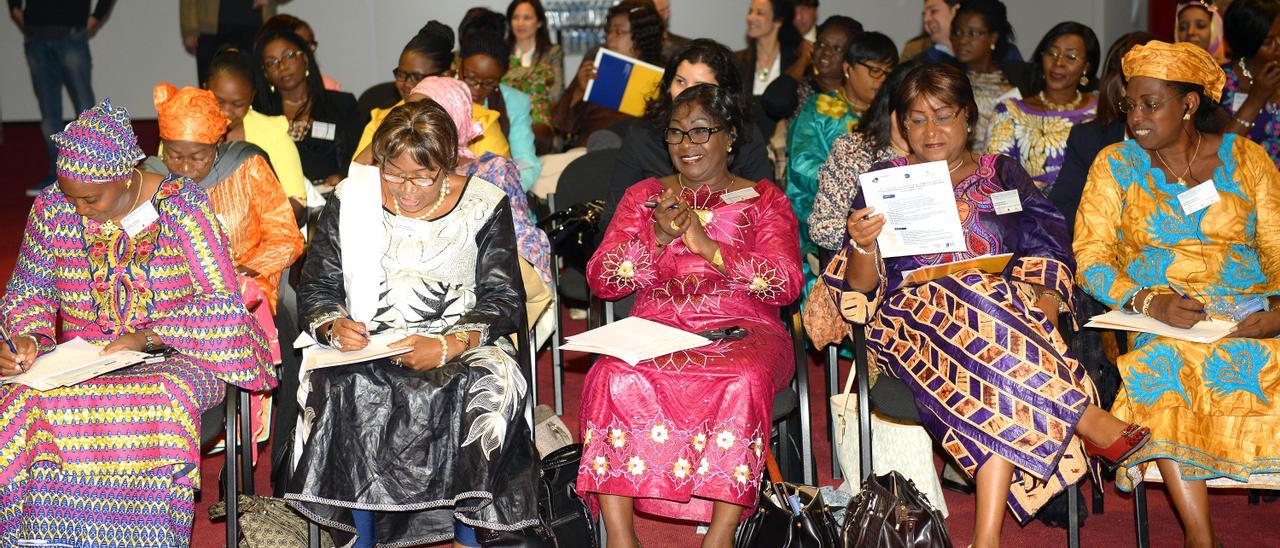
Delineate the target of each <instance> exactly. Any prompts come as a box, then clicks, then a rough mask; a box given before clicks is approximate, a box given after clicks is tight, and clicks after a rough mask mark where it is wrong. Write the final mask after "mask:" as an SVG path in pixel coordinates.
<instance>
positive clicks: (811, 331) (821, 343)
mask: <svg viewBox="0 0 1280 548" xmlns="http://www.w3.org/2000/svg"><path fill="white" fill-rule="evenodd" d="M800 317H801V320H803V321H804V332H805V333H806V334H808V335H809V340H810V341H812V342H813V347H814V348H826V347H827V346H830V345H833V344H839V343H840V341H842V340H844V338H845V337H848V336H849V335H850V334H851V333H852V332H853V327H852V326H851V325H849V322H846V321H845V319H844V316H841V315H840V308H839V307H838V306H836V300H835V298H834V297H832V296H831V286H830V285H828V284H827V281H826V280H825V279H824V278H823V277H822V276H818V282H817V283H815V284H814V285H813V289H812V290H810V291H809V296H808V297H806V298H805V302H804V306H803V307H801V308H800Z"/></svg>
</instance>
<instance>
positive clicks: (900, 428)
mask: <svg viewBox="0 0 1280 548" xmlns="http://www.w3.org/2000/svg"><path fill="white" fill-rule="evenodd" d="M854 373H855V371H853V370H850V371H849V377H848V379H847V380H846V381H845V383H844V392H843V393H840V394H836V395H834V396H831V411H832V413H831V414H832V416H834V417H835V424H834V425H833V426H834V428H832V431H833V432H834V434H835V439H834V440H832V442H833V443H835V445H836V459H837V460H838V461H839V462H840V471H841V472H843V473H844V477H845V478H846V481H845V483H844V485H841V486H840V489H842V490H844V491H847V492H849V493H851V494H857V492H858V491H860V490H861V489H862V478H861V475H862V468H861V457H860V453H859V448H860V447H861V443H860V442H861V438H860V437H859V436H858V395H857V394H855V393H854V392H853V381H854ZM871 444H872V451H871V469H872V472H873V473H875V474H877V475H879V474H887V473H889V472H890V471H894V470H896V471H897V472H898V473H899V474H901V475H902V476H903V477H906V478H907V479H910V480H911V481H912V482H915V484H916V489H919V490H920V492H921V493H922V494H924V495H925V496H926V497H928V499H929V502H930V503H932V504H933V505H934V506H935V507H937V509H938V511H940V512H942V515H943V516H947V515H948V514H949V512H948V511H947V501H946V500H945V499H943V498H942V483H941V482H940V481H939V480H938V470H937V468H935V467H934V463H933V440H932V439H931V438H930V437H929V433H928V432H926V431H925V429H924V427H922V426H920V425H918V424H903V423H899V422H893V421H891V420H888V419H885V418H882V417H880V416H879V415H877V414H875V413H872V414H871Z"/></svg>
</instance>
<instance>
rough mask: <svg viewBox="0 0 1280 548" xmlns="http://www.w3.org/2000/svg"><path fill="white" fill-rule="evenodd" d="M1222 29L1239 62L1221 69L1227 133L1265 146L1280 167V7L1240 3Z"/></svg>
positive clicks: (1259, 0)
mask: <svg viewBox="0 0 1280 548" xmlns="http://www.w3.org/2000/svg"><path fill="white" fill-rule="evenodd" d="M1223 25H1224V26H1225V28H1226V39H1227V45H1228V46H1229V47H1230V49H1231V57H1232V60H1233V61H1234V62H1232V63H1230V64H1227V65H1223V67H1222V69H1223V70H1225V71H1226V73H1227V83H1226V87H1225V90H1224V91H1223V93H1222V106H1223V107H1226V108H1227V110H1228V111H1229V112H1230V114H1231V121H1230V122H1228V124H1227V130H1229V131H1231V132H1233V133H1235V134H1236V135H1241V136H1244V137H1248V138H1249V139H1252V140H1253V141H1254V142H1255V143H1258V144H1260V145H1262V147H1263V148H1265V149H1267V153H1268V154H1270V155H1271V159H1272V160H1273V161H1274V162H1275V165H1276V167H1277V168H1280V47H1277V44H1280V4H1277V3H1275V2H1271V1H1268V0H1236V1H1235V2H1232V3H1231V6H1230V7H1229V8H1227V13H1226V14H1225V15H1223Z"/></svg>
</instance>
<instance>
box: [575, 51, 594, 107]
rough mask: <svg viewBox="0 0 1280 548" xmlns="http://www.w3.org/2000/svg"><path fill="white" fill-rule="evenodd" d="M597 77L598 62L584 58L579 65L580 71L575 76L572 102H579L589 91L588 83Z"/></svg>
mask: <svg viewBox="0 0 1280 548" xmlns="http://www.w3.org/2000/svg"><path fill="white" fill-rule="evenodd" d="M595 79H596V63H595V61H592V60H591V59H583V60H582V64H581V65H578V73H577V74H576V75H574V77H573V96H572V98H571V99H572V100H571V101H570V104H573V103H577V102H578V101H581V100H582V97H583V96H585V95H586V93H587V83H588V82H590V81H591V80H595Z"/></svg>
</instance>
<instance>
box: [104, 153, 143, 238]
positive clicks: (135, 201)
mask: <svg viewBox="0 0 1280 548" xmlns="http://www.w3.org/2000/svg"><path fill="white" fill-rule="evenodd" d="M134 174H137V175H138V192H137V193H136V194H135V195H134V197H133V205H131V206H129V209H127V210H125V213H124V214H125V216H126V217H127V216H128V215H129V214H130V213H132V212H133V210H135V209H137V208H138V202H139V201H140V200H142V172H140V171H138V168H133V173H131V174H129V180H130V181H133V175H134ZM102 226H103V227H104V228H106V229H107V230H111V231H116V230H121V228H120V225H118V224H116V221H115V219H107V222H105V223H102Z"/></svg>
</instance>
